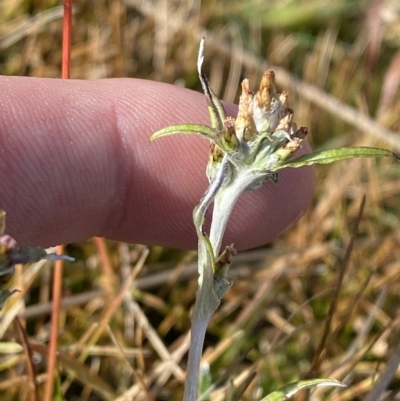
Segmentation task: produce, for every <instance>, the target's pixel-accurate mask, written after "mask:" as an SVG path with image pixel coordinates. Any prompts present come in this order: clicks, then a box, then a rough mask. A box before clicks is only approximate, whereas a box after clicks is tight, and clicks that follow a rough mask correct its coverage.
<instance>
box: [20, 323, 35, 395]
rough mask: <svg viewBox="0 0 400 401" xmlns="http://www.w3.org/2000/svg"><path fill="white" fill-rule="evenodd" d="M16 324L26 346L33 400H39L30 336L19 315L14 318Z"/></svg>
mask: <svg viewBox="0 0 400 401" xmlns="http://www.w3.org/2000/svg"><path fill="white" fill-rule="evenodd" d="M14 325H15V327H16V328H17V331H18V334H19V337H20V339H21V343H22V346H23V347H24V353H25V359H26V366H27V371H28V377H29V387H30V394H31V401H39V391H38V386H37V381H36V376H37V373H36V369H35V366H34V364H33V361H32V348H31V346H30V344H29V340H28V337H27V335H26V332H25V329H24V327H23V326H22V324H21V322H20V320H19V318H18V317H16V318H15V319H14Z"/></svg>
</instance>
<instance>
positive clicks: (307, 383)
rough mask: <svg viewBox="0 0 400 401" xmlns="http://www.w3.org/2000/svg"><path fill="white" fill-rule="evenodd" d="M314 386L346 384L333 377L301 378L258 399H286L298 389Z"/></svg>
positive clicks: (277, 400) (271, 400)
mask: <svg viewBox="0 0 400 401" xmlns="http://www.w3.org/2000/svg"><path fill="white" fill-rule="evenodd" d="M314 387H346V385H345V384H343V383H341V382H340V381H338V380H334V379H312V380H302V381H299V382H296V383H290V384H287V385H286V386H284V387H282V388H281V389H280V390H277V391H274V392H273V393H271V394H269V395H267V396H266V397H264V398H263V399H262V400H260V401H286V400H288V399H289V398H290V397H292V396H293V395H295V394H296V393H297V392H298V391H300V390H306V389H310V388H314Z"/></svg>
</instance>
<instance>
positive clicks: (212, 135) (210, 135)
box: [150, 124, 218, 141]
mask: <svg viewBox="0 0 400 401" xmlns="http://www.w3.org/2000/svg"><path fill="white" fill-rule="evenodd" d="M174 134H196V135H202V136H204V137H205V138H207V139H210V140H213V141H216V140H218V136H217V133H216V131H215V130H214V129H213V128H211V127H209V126H207V125H202V124H177V125H172V126H170V127H166V128H163V129H161V130H160V131H157V132H154V134H152V135H151V137H150V141H155V140H156V139H159V138H163V137H164V136H169V135H174Z"/></svg>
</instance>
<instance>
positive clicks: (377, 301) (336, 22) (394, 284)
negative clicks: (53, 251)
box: [0, 0, 400, 401]
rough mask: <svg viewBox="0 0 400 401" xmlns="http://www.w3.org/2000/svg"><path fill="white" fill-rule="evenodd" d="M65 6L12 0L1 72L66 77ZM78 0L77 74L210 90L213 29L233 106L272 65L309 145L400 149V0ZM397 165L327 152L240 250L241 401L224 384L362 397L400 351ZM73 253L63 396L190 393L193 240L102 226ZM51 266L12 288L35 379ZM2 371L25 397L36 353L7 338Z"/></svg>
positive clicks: (399, 386)
mask: <svg viewBox="0 0 400 401" xmlns="http://www.w3.org/2000/svg"><path fill="white" fill-rule="evenodd" d="M60 3H61V2H60V1H56V0H0V74H3V75H25V76H34V77H51V78H57V77H60V74H61V28H62V7H61V4H60ZM74 5H75V15H74V23H73V30H72V38H73V44H72V56H71V58H72V73H71V75H72V78H79V79H99V78H110V77H136V78H145V79H151V80H157V81H163V82H169V83H171V84H176V85H182V86H186V87H187V88H191V89H194V90H200V84H199V81H198V77H197V72H196V60H197V51H198V44H199V39H200V38H201V37H202V36H206V37H207V57H206V60H205V71H207V73H208V74H209V76H210V81H211V85H212V87H213V88H214V90H215V91H216V92H217V94H219V96H220V97H221V98H223V99H224V100H226V101H229V102H235V103H237V101H238V96H239V92H238V90H239V87H240V81H241V80H242V79H243V78H245V77H248V78H249V79H250V83H251V84H252V85H253V86H254V87H255V85H256V83H257V82H258V81H259V79H260V76H261V74H262V72H263V71H264V70H265V69H266V68H273V69H274V70H275V72H276V74H277V82H278V86H279V87H280V89H282V90H283V89H284V90H286V91H288V92H289V96H290V105H291V107H293V108H294V109H295V111H296V114H295V120H296V122H297V123H298V125H302V126H307V127H308V128H309V132H310V137H309V140H310V141H311V143H312V145H313V146H314V148H316V149H320V148H325V147H330V148H331V147H339V146H360V145H362V146H380V147H385V148H389V149H392V150H394V151H397V152H399V151H400V135H399V134H398V132H399V130H400V96H399V93H400V91H399V80H400V50H399V49H400V2H398V1H397V0H370V1H366V0H365V1H356V0H353V1H346V0H330V1H328V0H326V1H325V0H286V1H278V0H265V1H260V0H247V1H239V0H230V1H228V0H222V1H221V0H220V1H217V0H205V1H203V2H200V1H199V0H188V1H183V0H158V1H157V0H96V1H95V0H76V1H74ZM32 96H34V94H32ZM206 158H207V156H206V155H205V162H206ZM399 173H400V168H399V166H398V165H397V164H395V163H393V162H391V161H387V160H383V161H378V162H376V161H372V160H361V161H360V160H354V161H350V162H345V163H338V164H335V165H332V166H323V167H318V168H317V177H318V180H317V182H318V184H317V190H316V194H315V197H314V201H313V205H312V206H311V207H310V208H309V210H308V212H307V213H306V215H305V216H304V217H303V218H302V219H301V220H300V221H299V222H298V223H297V224H296V225H295V226H294V227H292V228H291V229H290V230H289V231H288V232H286V233H285V235H284V236H282V237H281V238H280V239H278V240H277V241H275V242H274V243H273V244H272V245H269V246H265V247H263V248H259V249H256V250H251V251H247V252H243V253H241V254H239V255H238V256H237V258H236V259H235V261H234V266H233V268H232V272H231V276H232V279H233V281H234V285H233V287H232V289H231V291H230V292H229V293H228V294H227V296H226V297H225V298H224V300H223V303H222V305H221V307H220V309H219V310H218V311H217V313H216V314H215V316H214V317H213V319H212V322H211V326H210V329H209V332H208V335H207V339H206V348H205V358H204V360H205V361H208V362H209V363H210V364H211V374H212V378H213V383H214V384H215V387H214V389H213V393H212V395H211V399H212V400H213V401H214V400H215V401H216V400H224V399H235V398H228V397H229V396H230V394H232V393H236V394H239V393H240V391H241V389H242V390H243V391H244V389H245V388H247V389H246V391H245V392H244V394H243V395H242V396H241V398H240V399H242V400H259V399H260V398H261V396H262V395H265V394H267V393H268V392H270V391H272V390H275V389H277V388H278V387H280V386H281V385H283V384H287V383H289V382H292V381H296V380H299V379H303V378H308V377H314V376H318V377H332V378H336V379H339V380H342V381H343V382H345V383H346V384H347V385H348V388H347V389H345V390H330V391H324V392H321V391H320V390H318V391H314V392H313V393H312V394H311V395H310V394H303V395H301V396H300V397H298V398H297V399H298V400H303V399H313V400H327V399H329V400H332V401H347V400H363V399H364V398H365V397H366V395H367V394H368V393H369V392H370V391H371V388H373V385H374V379H375V378H376V376H377V375H378V373H379V372H382V371H384V369H385V368H386V366H387V362H388V359H389V357H390V356H392V355H396V353H398V352H399V350H398V349H397V348H396V346H397V345H398V342H399V340H398V339H399V328H400V326H399V322H400V320H399V318H400V315H399V312H398V311H399V305H400V229H399V219H400V196H399V193H400V180H399V176H400V174H399ZM364 194H365V195H366V206H365V209H364V213H363V217H362V219H361V223H360V227H359V230H358V233H357V234H355V235H353V226H354V222H355V221H356V219H357V214H358V212H359V208H360V203H361V199H362V196H363V195H364ZM352 238H353V239H354V249H353V252H352V254H351V257H350V258H347V256H346V249H347V248H348V244H349V241H350V240H351V239H352ZM67 253H69V254H72V255H73V256H76V257H77V258H78V260H79V261H78V263H76V264H74V265H71V266H69V265H67V266H66V268H65V277H64V280H63V311H62V322H61V326H62V327H61V334H60V349H59V351H60V354H61V356H60V360H59V371H60V375H59V377H58V384H57V386H56V387H57V389H56V390H57V394H58V397H59V398H57V399H65V400H82V401H84V400H114V399H116V400H128V399H134V400H164V399H168V400H179V399H181V396H182V389H183V385H182V374H183V372H184V371H185V362H186V351H187V346H188V337H187V333H188V330H189V327H190V307H191V306H192V305H193V301H194V295H195V291H196V287H197V276H196V266H195V260H196V255H195V253H194V252H178V251H174V250H169V249H163V248H160V247H153V248H151V249H149V250H147V249H146V248H145V247H144V246H142V245H139V244H121V243H115V242H102V241H101V240H90V241H87V242H85V243H79V244H72V245H69V246H68V248H67ZM341 272H342V273H343V274H344V278H343V280H342V282H341V280H340V277H341V276H340V275H341ZM51 274H52V269H51V267H50V265H49V262H43V263H38V264H34V265H31V266H18V268H17V272H16V274H15V277H14V281H13V283H11V285H10V287H12V288H19V289H20V290H21V293H20V294H14V295H13V297H12V298H10V299H9V301H8V303H7V305H6V307H5V309H4V310H3V311H2V315H1V316H2V317H1V320H0V337H1V339H2V340H1V341H2V342H4V343H5V342H15V341H20V340H19V337H18V334H17V332H16V330H15V328H14V326H13V325H12V320H13V317H14V316H15V315H17V314H18V315H19V316H20V317H21V319H22V321H23V322H24V325H25V328H26V332H27V335H28V337H29V341H30V342H31V343H32V349H33V353H34V354H33V360H34V362H35V367H36V370H37V380H38V383H39V384H40V386H42V385H43V383H44V381H45V380H46V375H45V372H46V370H45V367H46V358H45V355H46V352H47V344H48V337H49V330H50V324H49V322H50V302H51ZM130 280H131V281H132V282H133V284H132V285H130ZM124 285H125V287H124ZM336 292H337V297H336V295H335V294H336ZM333 300H335V303H334V307H332V302H333ZM328 317H329V319H328ZM327 322H328V323H329V330H326V327H327ZM325 331H327V337H326V336H324V332H325ZM324 338H325V341H324ZM0 345H1V344H0ZM0 377H1V381H0V399H1V400H3V399H4V400H25V399H26V400H28V399H30V398H29V396H30V392H31V389H30V386H29V377H28V375H27V371H26V363H25V354H24V353H23V352H20V351H19V350H18V349H15V348H12V347H11V345H10V344H4V345H3V347H2V351H1V352H0ZM399 390H400V371H397V373H396V374H395V378H394V379H393V380H392V382H391V384H390V386H389V387H388V389H387V390H386V391H385V393H384V394H383V397H382V399H385V400H396V399H398V400H400V394H399ZM62 394H63V395H62ZM62 397H63V398H62Z"/></svg>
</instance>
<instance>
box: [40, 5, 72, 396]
mask: <svg viewBox="0 0 400 401" xmlns="http://www.w3.org/2000/svg"><path fill="white" fill-rule="evenodd" d="M71 25H72V0H64V18H63V40H62V66H61V77H62V78H63V79H69V78H70V71H71ZM63 250H64V247H63V246H62V245H59V246H57V253H58V254H62V253H63ZM62 274H63V262H62V260H58V261H56V262H55V264H54V275H53V307H52V312H51V332H50V344H49V357H48V361H47V383H46V388H45V394H44V401H52V399H53V391H54V378H55V375H56V368H57V349H58V331H59V327H58V326H59V320H60V304H61V295H62Z"/></svg>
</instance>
